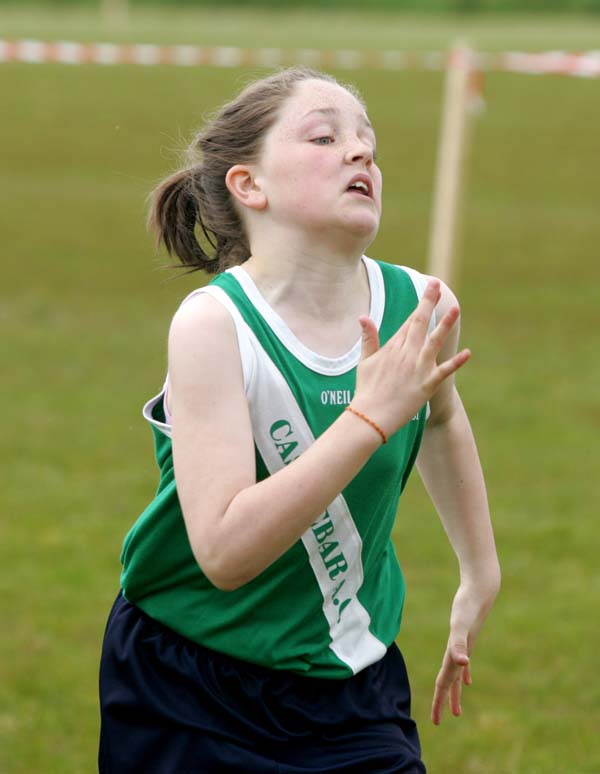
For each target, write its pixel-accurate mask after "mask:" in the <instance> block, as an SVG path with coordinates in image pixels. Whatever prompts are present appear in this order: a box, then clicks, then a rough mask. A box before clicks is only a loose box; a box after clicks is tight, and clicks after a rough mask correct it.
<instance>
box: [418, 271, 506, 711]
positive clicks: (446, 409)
mask: <svg viewBox="0 0 600 774" xmlns="http://www.w3.org/2000/svg"><path fill="white" fill-rule="evenodd" d="M455 304H456V299H455V297H454V295H453V294H452V292H451V291H450V290H449V289H448V288H447V287H446V286H444V285H442V296H441V299H440V303H439V305H438V312H439V313H441V314H444V312H445V311H446V310H447V309H448V308H451V307H453V306H455ZM458 337H459V326H458V325H455V326H454V329H453V330H452V331H451V333H450V335H449V336H448V338H447V340H446V343H445V344H444V347H443V348H442V350H441V352H440V359H444V358H448V357H452V355H453V353H454V352H456V348H457V345H458ZM430 407H431V415H430V417H429V420H428V422H427V425H426V430H425V433H424V436H423V441H422V445H421V449H420V452H419V456H418V459H417V467H418V470H419V473H420V475H421V478H422V479H423V482H424V484H425V486H426V488H427V491H428V492H429V495H430V497H431V499H432V500H433V503H434V505H435V507H436V510H437V512H438V514H439V517H440V520H441V522H442V524H443V526H444V529H445V531H446V533H447V535H448V538H449V540H450V543H451V545H452V548H453V549H454V551H455V553H456V556H457V558H458V563H459V568H460V585H459V588H458V591H457V593H456V595H455V598H454V603H453V605H452V612H451V616H450V635H449V639H448V645H447V648H446V652H445V654H444V658H443V662H442V667H441V669H440V672H439V674H438V677H437V680H436V686H435V691H434V697H433V704H432V712H431V717H432V720H433V722H434V723H435V724H436V725H437V724H439V723H440V722H441V718H442V712H443V708H444V706H445V704H446V701H447V700H448V699H449V702H450V709H451V712H452V714H454V715H457V716H458V715H460V714H461V689H462V684H463V683H465V684H470V683H471V673H470V659H469V656H470V654H471V651H472V648H473V645H474V643H475V640H476V638H477V635H478V633H479V630H480V628H481V626H482V624H483V622H484V620H485V618H486V616H487V614H488V613H489V610H490V608H491V606H492V604H493V602H494V599H495V597H496V594H497V593H498V589H499V587H500V570H499V565H498V558H497V555H496V548H495V544H494V536H493V532H492V526H491V521H490V515H489V508H488V501H487V495H486V489H485V482H484V478H483V473H482V470H481V464H480V462H479V455H478V453H477V447H476V445H475V440H474V438H473V433H472V431H471V426H470V423H469V420H468V418H467V414H466V412H465V409H464V407H463V404H462V401H461V400H460V397H459V395H458V392H457V390H456V387H455V385H454V379H453V377H452V376H451V377H450V378H448V379H447V380H445V381H444V382H443V383H442V384H441V385H440V387H439V389H438V390H437V392H436V393H435V395H434V396H433V397H432V399H431V401H430Z"/></svg>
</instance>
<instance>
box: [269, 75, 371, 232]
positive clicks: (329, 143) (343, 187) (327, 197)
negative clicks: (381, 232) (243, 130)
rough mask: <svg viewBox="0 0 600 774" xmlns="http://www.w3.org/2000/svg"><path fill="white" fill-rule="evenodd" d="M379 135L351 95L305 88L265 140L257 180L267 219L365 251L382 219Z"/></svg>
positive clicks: (312, 85)
mask: <svg viewBox="0 0 600 774" xmlns="http://www.w3.org/2000/svg"><path fill="white" fill-rule="evenodd" d="M374 156H375V133H374V131H373V129H372V127H371V124H370V123H369V119H368V118H367V114H366V113H365V110H364V108H363V106H362V105H361V103H360V102H359V101H358V100H357V99H356V98H355V97H354V96H353V95H352V94H350V92H348V91H346V89H344V88H342V87H341V86H338V85H337V84H334V83H330V82H328V81H322V80H316V79H315V80H309V81H303V82H301V83H300V84H298V86H297V87H296V90H295V92H294V94H293V95H292V96H291V97H290V98H289V99H288V100H286V102H285V103H284V104H283V106H282V109H281V111H280V114H279V117H278V119H277V121H276V123H275V124H274V125H273V127H272V128H271V129H270V131H269V132H268V133H267V135H266V137H265V142H264V146H263V151H262V154H261V158H260V160H259V162H258V164H257V166H256V178H257V180H259V181H260V183H261V186H262V188H263V190H264V192H265V194H266V198H267V211H268V215H269V217H270V218H271V219H272V220H273V221H275V222H277V223H278V224H279V225H281V226H283V227H288V228H289V227H290V226H291V227H292V230H295V229H300V230H301V231H303V232H304V233H305V234H306V233H308V234H311V235H312V234H314V237H315V239H323V240H325V242H327V241H330V240H331V239H332V238H333V239H334V240H335V239H338V240H341V243H342V244H346V243H348V240H351V241H352V240H354V242H355V243H356V244H357V245H360V244H361V243H362V244H363V245H364V247H366V246H367V244H369V243H370V242H371V241H372V240H373V239H374V237H375V235H376V233H377V229H378V227H379V220H380V217H381V172H380V171H379V168H378V166H377V164H376V163H375V160H374Z"/></svg>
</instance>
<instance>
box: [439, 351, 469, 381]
mask: <svg viewBox="0 0 600 774" xmlns="http://www.w3.org/2000/svg"><path fill="white" fill-rule="evenodd" d="M470 357H471V350H470V349H463V350H462V351H461V352H457V354H456V355H454V357H451V358H450V359H449V360H445V361H444V362H443V363H440V364H439V365H438V367H437V368H436V369H435V371H434V377H433V385H434V387H435V388H437V387H439V385H440V384H441V383H442V382H443V381H444V379H447V378H448V377H449V376H451V375H452V374H453V373H455V372H456V371H458V369H459V368H462V366H464V364H465V363H466V362H467V360H469V358H470Z"/></svg>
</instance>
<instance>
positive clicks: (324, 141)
mask: <svg viewBox="0 0 600 774" xmlns="http://www.w3.org/2000/svg"><path fill="white" fill-rule="evenodd" d="M312 142H313V143H314V144H315V145H331V144H332V143H333V142H334V139H333V137H330V136H326V137H315V139H314V140H312Z"/></svg>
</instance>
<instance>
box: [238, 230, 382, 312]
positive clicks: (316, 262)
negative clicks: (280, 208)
mask: <svg viewBox="0 0 600 774" xmlns="http://www.w3.org/2000/svg"><path fill="white" fill-rule="evenodd" d="M254 236H255V237H257V238H253V240H252V255H251V257H250V258H249V259H248V261H246V263H244V268H245V269H246V270H247V272H248V274H249V275H250V276H251V277H252V279H253V280H254V282H255V283H256V285H257V286H258V288H259V290H260V291H261V293H262V295H263V296H264V297H265V299H266V300H267V301H268V302H269V303H270V304H271V305H272V306H274V307H280V306H292V307H294V308H295V309H297V310H302V311H303V312H305V313H306V315H312V316H314V317H316V319H335V318H336V317H338V316H339V313H340V310H341V309H349V308H356V307H361V308H362V307H364V306H365V298H366V301H367V309H368V298H369V288H368V280H367V277H366V271H365V269H364V266H363V263H362V261H361V256H362V254H363V251H364V250H365V249H366V247H367V245H368V242H367V241H366V240H365V239H364V238H360V237H359V238H357V237H356V235H352V234H346V235H345V237H344V238H343V242H342V243H341V244H340V241H341V240H340V239H336V240H335V242H333V240H332V239H331V235H329V238H328V235H319V237H320V238H318V239H315V235H314V234H313V235H312V238H311V240H310V241H307V240H306V238H305V235H304V234H302V233H300V234H294V235H293V236H292V237H290V235H289V234H287V235H286V238H282V239H273V234H272V229H271V231H270V233H269V239H261V238H260V234H259V235H256V234H255V235H254ZM338 237H339V235H338Z"/></svg>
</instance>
